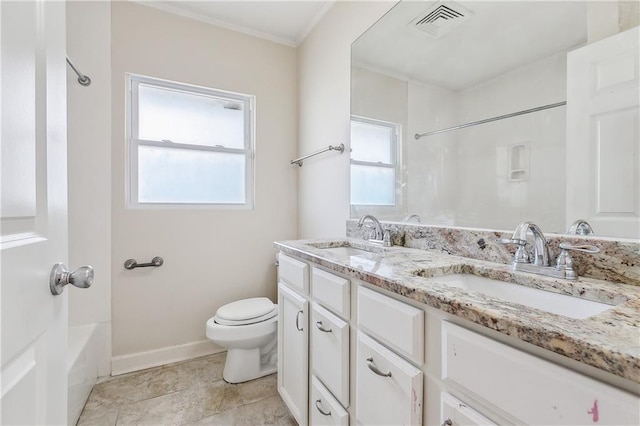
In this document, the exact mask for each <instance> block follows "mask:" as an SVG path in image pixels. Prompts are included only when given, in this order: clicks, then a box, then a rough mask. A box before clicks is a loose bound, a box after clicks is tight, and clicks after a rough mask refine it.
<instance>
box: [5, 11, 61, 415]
mask: <svg viewBox="0 0 640 426" xmlns="http://www.w3.org/2000/svg"><path fill="white" fill-rule="evenodd" d="M0 18H1V23H2V26H1V29H2V36H1V44H2V65H1V66H2V73H1V77H0V78H1V95H2V96H1V98H2V107H1V116H2V121H1V128H2V139H1V146H2V158H1V159H2V172H1V176H2V177H1V189H2V193H1V194H2V196H1V200H2V203H1V208H0V211H1V215H0V216H1V225H2V227H1V231H0V233H1V241H0V255H1V260H2V281H1V287H0V290H1V292H0V299H1V305H2V311H1V312H2V314H1V329H2V334H1V337H2V349H1V358H0V360H1V368H2V370H1V374H2V376H1V387H2V393H1V401H0V402H1V404H0V410H1V413H0V418H1V423H2V424H5V425H10V424H29V425H36V424H47V425H49V424H66V422H67V360H66V351H67V295H66V293H63V294H62V295H59V296H54V295H52V293H51V291H50V289H49V274H50V272H51V269H52V267H53V265H54V264H55V263H56V262H65V261H66V260H67V183H66V178H67V175H66V170H67V151H66V137H67V135H66V82H65V81H66V77H65V72H66V68H65V66H66V64H65V4H64V2H57V1H45V0H39V1H21V2H6V1H2V2H0Z"/></svg>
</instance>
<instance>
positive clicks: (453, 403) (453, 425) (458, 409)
mask: <svg viewBox="0 0 640 426" xmlns="http://www.w3.org/2000/svg"><path fill="white" fill-rule="evenodd" d="M440 401H441V408H440V410H441V412H442V422H441V423H440V424H442V425H444V426H481V425H482V426H485V425H495V424H496V423H494V422H492V421H491V420H489V419H488V418H486V417H485V416H483V415H482V414H480V413H478V412H477V411H476V410H474V409H473V408H471V407H470V406H469V405H468V404H465V403H464V402H462V401H460V400H459V399H458V398H456V397H454V396H453V395H451V394H449V393H447V392H442V394H441V395H440Z"/></svg>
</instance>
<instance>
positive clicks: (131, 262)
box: [124, 256, 164, 269]
mask: <svg viewBox="0 0 640 426" xmlns="http://www.w3.org/2000/svg"><path fill="white" fill-rule="evenodd" d="M163 263H164V260H163V259H162V258H161V257H160V256H156V257H154V258H153V259H151V262H149V263H138V262H136V260H135V259H127V260H125V261H124V269H135V268H148V267H149V266H155V267H158V266H162V264H163Z"/></svg>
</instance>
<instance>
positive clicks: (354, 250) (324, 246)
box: [308, 241, 383, 256]
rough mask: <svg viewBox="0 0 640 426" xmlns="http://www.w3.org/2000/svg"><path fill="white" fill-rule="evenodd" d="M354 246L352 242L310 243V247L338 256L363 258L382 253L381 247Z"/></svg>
mask: <svg viewBox="0 0 640 426" xmlns="http://www.w3.org/2000/svg"><path fill="white" fill-rule="evenodd" d="M356 244H357V245H354V244H352V243H351V242H350V241H330V242H321V243H310V244H308V245H309V246H311V247H313V248H317V249H320V250H322V251H323V252H327V253H332V254H335V255H338V256H363V255H369V254H371V253H381V252H383V249H382V248H381V247H372V246H368V245H365V243H356Z"/></svg>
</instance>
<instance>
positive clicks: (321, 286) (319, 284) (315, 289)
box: [311, 268, 351, 319]
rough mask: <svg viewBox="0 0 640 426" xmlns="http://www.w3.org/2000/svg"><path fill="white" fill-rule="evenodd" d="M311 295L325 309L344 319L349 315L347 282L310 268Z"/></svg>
mask: <svg viewBox="0 0 640 426" xmlns="http://www.w3.org/2000/svg"><path fill="white" fill-rule="evenodd" d="M311 295H312V296H313V298H314V299H315V300H317V301H318V302H319V303H320V304H321V305H322V306H324V307H325V308H327V309H329V310H331V311H333V312H335V313H336V314H338V315H339V316H341V317H342V318H345V319H349V316H350V314H351V312H350V311H351V309H350V307H351V298H350V297H349V295H350V287H349V280H346V279H344V278H342V277H339V276H337V275H334V274H332V273H329V272H326V271H323V270H322V269H318V268H311Z"/></svg>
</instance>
